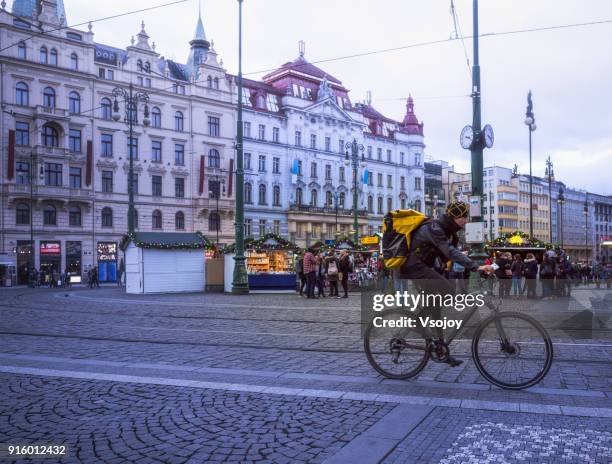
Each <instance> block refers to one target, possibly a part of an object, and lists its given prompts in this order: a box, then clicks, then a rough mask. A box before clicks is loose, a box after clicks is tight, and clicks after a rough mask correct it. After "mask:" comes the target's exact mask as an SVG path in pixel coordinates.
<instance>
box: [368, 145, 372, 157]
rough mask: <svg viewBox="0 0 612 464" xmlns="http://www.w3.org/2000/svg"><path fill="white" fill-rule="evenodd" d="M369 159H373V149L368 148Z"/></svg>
mask: <svg viewBox="0 0 612 464" xmlns="http://www.w3.org/2000/svg"><path fill="white" fill-rule="evenodd" d="M368 159H372V147H371V146H369V147H368Z"/></svg>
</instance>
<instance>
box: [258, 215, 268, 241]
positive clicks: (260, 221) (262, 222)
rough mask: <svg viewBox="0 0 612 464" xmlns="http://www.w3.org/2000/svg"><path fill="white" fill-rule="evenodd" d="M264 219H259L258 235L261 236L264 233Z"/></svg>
mask: <svg viewBox="0 0 612 464" xmlns="http://www.w3.org/2000/svg"><path fill="white" fill-rule="evenodd" d="M266 222H267V221H266V220H265V219H260V220H259V236H260V237H263V236H264V235H266Z"/></svg>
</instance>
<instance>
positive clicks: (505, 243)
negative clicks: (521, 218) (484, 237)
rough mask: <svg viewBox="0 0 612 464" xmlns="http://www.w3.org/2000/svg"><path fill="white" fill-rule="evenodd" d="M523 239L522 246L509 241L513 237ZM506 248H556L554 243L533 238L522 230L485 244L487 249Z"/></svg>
mask: <svg viewBox="0 0 612 464" xmlns="http://www.w3.org/2000/svg"><path fill="white" fill-rule="evenodd" d="M517 236H518V237H521V238H522V239H524V243H522V244H514V243H510V242H509V240H510V239H511V238H512V237H517ZM504 247H512V248H545V249H547V250H552V249H554V248H556V246H555V245H553V244H552V243H548V242H544V241H542V240H540V239H537V238H535V237H531V236H530V235H529V234H528V233H526V232H523V231H521V230H516V231H514V232H511V233H505V234H501V235H500V236H499V237H497V238H496V239H495V240H491V241H490V242H488V243H486V244H485V248H504Z"/></svg>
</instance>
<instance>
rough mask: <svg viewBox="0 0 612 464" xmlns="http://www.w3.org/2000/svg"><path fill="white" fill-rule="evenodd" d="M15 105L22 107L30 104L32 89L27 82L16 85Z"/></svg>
mask: <svg viewBox="0 0 612 464" xmlns="http://www.w3.org/2000/svg"><path fill="white" fill-rule="evenodd" d="M15 103H16V104H18V105H21V106H28V105H29V104H30V89H29V87H28V84H26V83H25V82H17V84H16V85H15Z"/></svg>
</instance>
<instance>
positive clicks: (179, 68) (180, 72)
mask: <svg viewBox="0 0 612 464" xmlns="http://www.w3.org/2000/svg"><path fill="white" fill-rule="evenodd" d="M166 64H167V65H168V70H169V71H170V77H171V78H172V79H176V80H179V81H185V82H189V70H188V69H187V66H186V65H184V64H180V63H177V62H176V61H172V60H166Z"/></svg>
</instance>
